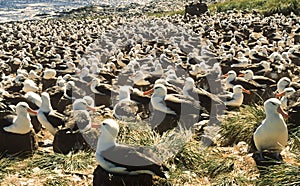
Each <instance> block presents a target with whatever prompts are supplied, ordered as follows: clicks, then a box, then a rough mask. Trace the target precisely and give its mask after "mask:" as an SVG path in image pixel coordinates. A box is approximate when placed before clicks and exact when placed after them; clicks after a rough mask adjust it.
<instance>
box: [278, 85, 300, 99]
mask: <svg viewBox="0 0 300 186" xmlns="http://www.w3.org/2000/svg"><path fill="white" fill-rule="evenodd" d="M295 92H296V90H295V89H294V88H293V87H287V88H285V89H284V90H283V91H282V92H281V93H278V94H275V97H276V98H279V97H282V96H283V97H290V96H292V95H293V94H294V93H295Z"/></svg>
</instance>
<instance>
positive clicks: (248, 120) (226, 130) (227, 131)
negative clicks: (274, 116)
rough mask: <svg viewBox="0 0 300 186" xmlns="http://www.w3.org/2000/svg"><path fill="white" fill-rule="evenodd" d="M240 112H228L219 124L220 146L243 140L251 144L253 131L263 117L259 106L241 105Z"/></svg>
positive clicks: (262, 111) (231, 144)
mask: <svg viewBox="0 0 300 186" xmlns="http://www.w3.org/2000/svg"><path fill="white" fill-rule="evenodd" d="M240 109H241V112H239V113H235V114H229V115H228V116H227V117H226V118H225V121H224V122H222V124H221V129H220V135H221V144H222V146H233V145H236V144H238V142H241V141H244V142H246V143H247V144H251V141H252V136H253V132H254V131H255V129H256V128H257V127H258V126H259V125H260V123H261V122H262V120H263V119H264V118H265V113H264V110H263V108H262V107H260V106H245V107H244V108H243V107H241V108H240Z"/></svg>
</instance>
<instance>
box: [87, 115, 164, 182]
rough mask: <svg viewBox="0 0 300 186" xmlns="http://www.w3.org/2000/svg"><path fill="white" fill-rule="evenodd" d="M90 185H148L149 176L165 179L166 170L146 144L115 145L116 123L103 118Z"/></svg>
mask: <svg viewBox="0 0 300 186" xmlns="http://www.w3.org/2000/svg"><path fill="white" fill-rule="evenodd" d="M94 127H100V130H101V134H100V137H99V139H98V144H97V150H96V160H97V162H98V164H99V166H98V167H97V169H95V171H94V180H93V183H94V185H124V184H125V185H152V184H150V183H152V176H153V175H157V176H159V177H162V178H166V177H167V176H166V174H165V173H164V171H167V170H168V169H167V167H165V166H164V165H163V164H162V162H160V160H159V158H158V157H157V155H156V154H155V153H154V152H153V151H152V150H151V149H150V148H146V147H138V146H129V145H123V144H118V143H117V142H116V138H117V136H118V133H119V125H118V123H117V122H116V121H115V120H113V119H105V120H104V121H103V122H102V123H101V124H100V125H98V126H96V125H94Z"/></svg>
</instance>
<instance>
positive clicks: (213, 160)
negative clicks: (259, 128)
mask: <svg viewBox="0 0 300 186" xmlns="http://www.w3.org/2000/svg"><path fill="white" fill-rule="evenodd" d="M262 111H263V110H262V108H261V107H250V106H249V107H248V106H247V107H245V108H241V112H236V113H231V114H230V117H229V116H228V117H226V118H225V120H224V122H223V123H222V125H221V128H222V130H221V133H222V142H223V143H222V144H223V147H221V146H215V147H204V146H202V144H201V142H200V141H199V140H196V139H199V137H197V136H195V135H193V134H192V133H191V132H190V131H186V130H182V129H181V130H177V131H176V130H171V131H170V132H168V133H166V134H164V135H163V136H160V135H158V134H157V133H155V132H153V131H152V130H151V129H150V128H149V127H148V126H147V125H146V123H145V122H137V123H125V122H120V126H121V130H120V136H119V138H118V141H119V142H120V143H126V144H131V145H142V146H148V147H151V148H153V150H155V151H156V152H157V153H158V154H159V156H160V158H161V159H162V160H163V161H164V163H165V164H166V166H167V167H168V168H169V169H170V171H169V172H168V174H169V179H167V180H164V179H158V178H155V179H156V181H155V185H167V184H171V185H178V186H179V185H274V184H280V185H282V184H284V185H292V184H294V185H297V184H298V183H299V181H300V178H299V175H300V174H299V165H300V153H299V152H300V148H299V147H300V145H299V144H300V141H299V134H300V133H299V130H295V131H294V133H293V134H290V140H289V147H288V148H289V149H288V150H286V151H285V152H284V153H283V158H284V160H285V162H287V163H286V164H282V165H277V166H274V167H269V168H268V169H266V171H267V173H266V174H264V173H261V174H260V172H259V171H258V169H257V167H256V165H255V162H254V160H253V159H252V157H251V154H249V152H248V145H249V141H250V138H251V135H252V132H249V131H252V130H254V128H255V127H256V123H257V122H259V121H261V120H262V119H263V117H264V114H263V112H262ZM98 119H99V118H98ZM233 126H235V127H233ZM227 130H229V131H227ZM233 136H234V137H233ZM239 141H247V142H248V143H247V144H244V145H241V144H238V142H239ZM224 142H225V143H224ZM224 144H226V145H224ZM236 144H238V145H236ZM50 150H51V148H50ZM50 150H49V149H46V150H45V149H41V148H40V149H39V150H38V151H37V152H36V153H35V154H34V155H33V156H32V157H30V158H27V159H23V160H21V159H8V158H3V159H1V160H0V161H1V162H0V179H1V180H3V181H2V183H1V185H92V180H93V175H92V174H93V171H94V169H95V168H96V166H97V163H96V161H95V158H94V152H84V151H80V152H79V153H76V154H73V153H70V154H68V155H61V154H54V153H53V152H51V151H50ZM49 151H50V152H49Z"/></svg>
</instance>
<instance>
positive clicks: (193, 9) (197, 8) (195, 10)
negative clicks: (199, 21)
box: [184, 2, 208, 18]
mask: <svg viewBox="0 0 300 186" xmlns="http://www.w3.org/2000/svg"><path fill="white" fill-rule="evenodd" d="M207 10H208V7H207V5H206V4H205V3H201V2H199V3H196V4H194V3H191V4H189V5H186V6H185V14H184V17H185V18H186V17H187V15H189V16H200V15H201V14H204V13H205V12H207Z"/></svg>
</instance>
